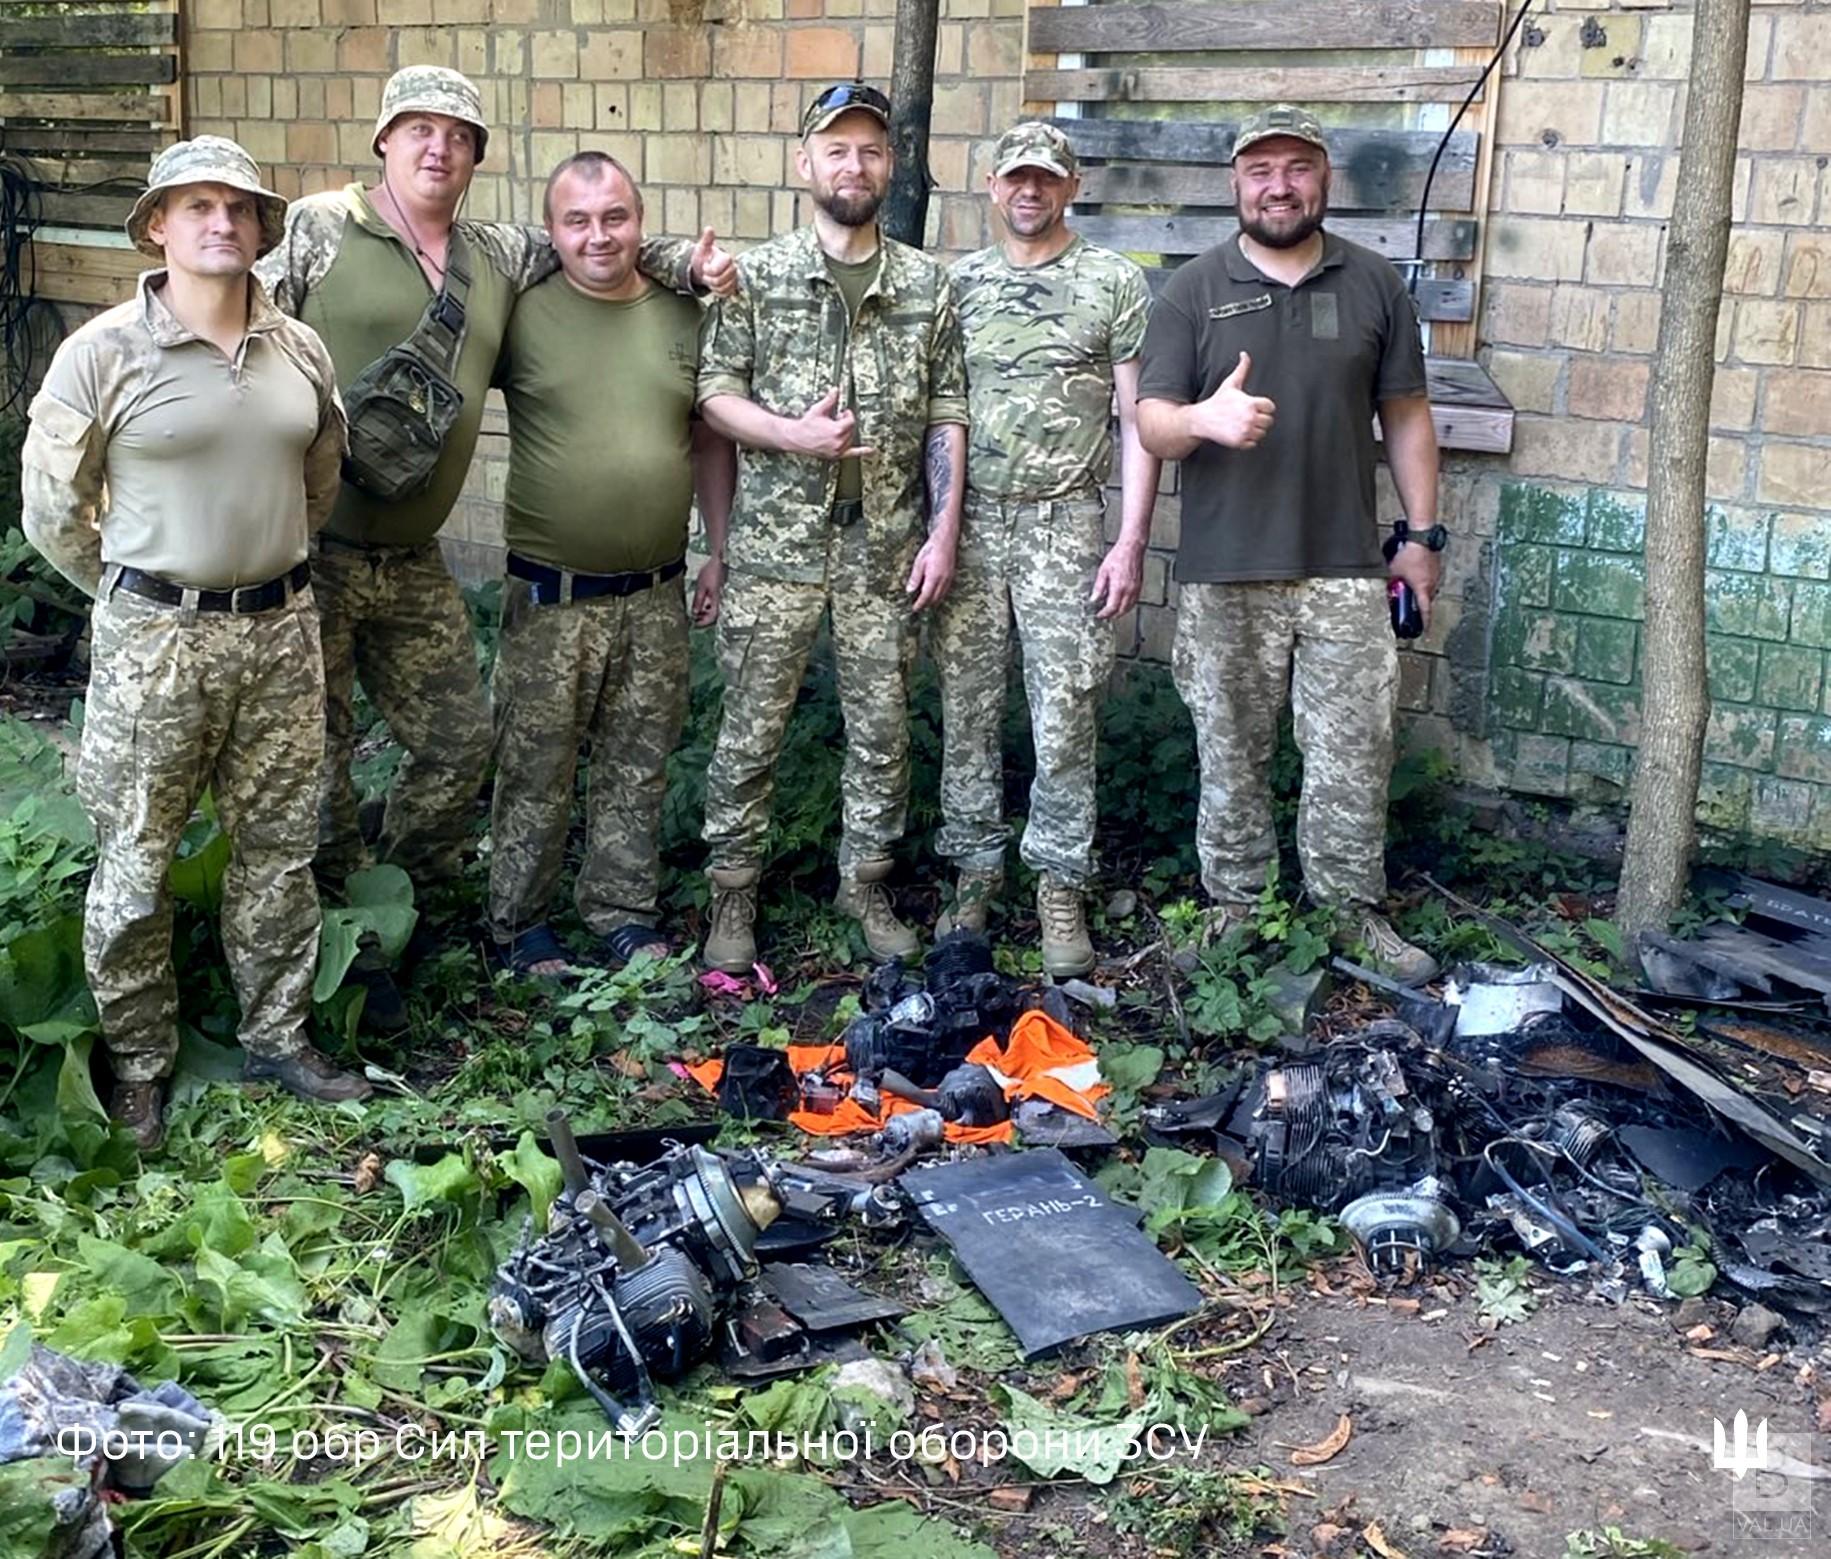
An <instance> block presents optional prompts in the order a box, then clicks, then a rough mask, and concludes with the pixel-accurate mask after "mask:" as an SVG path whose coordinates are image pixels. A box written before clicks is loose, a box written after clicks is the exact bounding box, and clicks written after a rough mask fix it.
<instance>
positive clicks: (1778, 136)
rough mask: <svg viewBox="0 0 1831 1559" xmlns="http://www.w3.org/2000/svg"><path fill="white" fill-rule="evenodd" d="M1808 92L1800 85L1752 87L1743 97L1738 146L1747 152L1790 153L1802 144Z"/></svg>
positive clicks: (1737, 139) (1747, 89)
mask: <svg viewBox="0 0 1831 1559" xmlns="http://www.w3.org/2000/svg"><path fill="white" fill-rule="evenodd" d="M1805 110H1806V89H1805V88H1804V87H1800V86H1767V85H1765V84H1764V85H1759V86H1751V87H1747V88H1745V89H1744V91H1743V94H1742V120H1741V124H1740V126H1739V128H1738V129H1737V131H1736V145H1737V146H1738V147H1740V148H1741V149H1742V150H1743V151H1745V152H1790V151H1792V150H1793V149H1794V148H1795V147H1796V146H1797V145H1798V144H1799V127H1800V121H1801V119H1802V118H1803V117H1804V115H1805Z"/></svg>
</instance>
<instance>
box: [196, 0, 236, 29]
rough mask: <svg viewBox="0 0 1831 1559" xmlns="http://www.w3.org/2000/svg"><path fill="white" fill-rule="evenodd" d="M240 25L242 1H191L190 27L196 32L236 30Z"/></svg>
mask: <svg viewBox="0 0 1831 1559" xmlns="http://www.w3.org/2000/svg"><path fill="white" fill-rule="evenodd" d="M241 25H242V0H193V4H192V6H191V26H192V28H193V29H194V30H195V31H197V32H204V31H207V30H210V29H222V30H236V29H239V28H240V27H241Z"/></svg>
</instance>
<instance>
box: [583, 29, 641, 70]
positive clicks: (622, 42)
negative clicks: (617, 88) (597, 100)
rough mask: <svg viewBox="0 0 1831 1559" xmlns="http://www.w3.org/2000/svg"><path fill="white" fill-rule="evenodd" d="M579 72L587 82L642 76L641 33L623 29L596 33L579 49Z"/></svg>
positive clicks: (588, 37) (588, 36)
mask: <svg viewBox="0 0 1831 1559" xmlns="http://www.w3.org/2000/svg"><path fill="white" fill-rule="evenodd" d="M579 74H580V75H581V76H583V77H584V78H585V79H586V80H587V81H639V80H641V79H642V34H641V33H639V32H631V31H627V30H624V29H617V30H615V31H611V32H593V33H590V34H588V35H587V36H586V39H585V46H584V48H583V49H581V50H580V52H579Z"/></svg>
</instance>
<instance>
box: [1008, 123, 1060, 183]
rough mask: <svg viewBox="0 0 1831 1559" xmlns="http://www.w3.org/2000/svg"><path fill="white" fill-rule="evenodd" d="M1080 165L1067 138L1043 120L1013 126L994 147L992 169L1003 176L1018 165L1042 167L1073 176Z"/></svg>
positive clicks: (1017, 167)
mask: <svg viewBox="0 0 1831 1559" xmlns="http://www.w3.org/2000/svg"><path fill="white" fill-rule="evenodd" d="M1080 166H1081V164H1080V160H1079V159H1078V158H1077V157H1076V156H1075V154H1074V148H1073V147H1072V146H1071V145H1069V144H1068V137H1067V136H1065V135H1064V134H1062V132H1061V131H1060V130H1058V129H1056V127H1055V126H1054V125H1052V124H1044V123H1043V122H1042V120H1040V119H1026V120H1025V121H1024V122H1023V123H1022V124H1018V125H1012V126H1011V128H1010V129H1009V130H1007V131H1005V133H1004V134H1003V135H1001V136H999V138H998V144H997V145H996V146H994V147H993V148H992V172H993V173H994V174H995V175H997V176H998V177H1000V178H1002V177H1003V176H1004V175H1005V174H1007V173H1013V172H1015V171H1016V170H1017V169H1019V168H1041V169H1042V170H1043V171H1044V172H1045V173H1056V174H1060V175H1061V176H1062V177H1063V178H1065V179H1071V178H1073V177H1074V175H1075V172H1076V170H1077V169H1078V168H1079V167H1080Z"/></svg>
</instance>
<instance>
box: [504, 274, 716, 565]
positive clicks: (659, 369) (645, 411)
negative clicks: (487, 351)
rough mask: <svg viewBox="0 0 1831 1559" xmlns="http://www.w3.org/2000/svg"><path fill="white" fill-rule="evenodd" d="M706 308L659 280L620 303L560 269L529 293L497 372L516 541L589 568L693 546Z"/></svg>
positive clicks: (525, 549)
mask: <svg viewBox="0 0 1831 1559" xmlns="http://www.w3.org/2000/svg"><path fill="white" fill-rule="evenodd" d="M698 375H699V306H698V305H697V304H695V303H694V302H693V301H692V299H690V298H683V297H680V296H678V295H677V294H675V293H671V292H665V291H663V290H662V289H661V288H659V287H650V288H649V290H648V291H647V292H645V293H643V294H642V296H641V297H639V298H634V299H631V300H630V301H629V302H626V303H620V302H613V301H609V300H606V299H603V298H592V297H588V296H586V294H584V293H582V292H580V291H579V290H578V289H577V288H576V287H574V286H573V285H572V284H571V283H570V282H569V281H567V280H566V278H565V276H564V275H563V274H561V273H559V272H557V271H556V272H555V273H554V274H553V275H551V276H549V277H548V278H547V279H546V280H545V281H543V282H541V283H540V284H539V285H538V286H535V287H531V288H529V290H528V291H526V292H524V293H523V294H522V295H521V297H520V299H519V300H518V301H517V302H516V305H515V312H514V314H513V316H512V317H511V318H510V320H509V328H508V333H507V335H506V337H505V338H504V340H503V347H502V359H501V362H500V364H499V365H498V368H497V373H496V382H497V383H498V384H500V385H501V386H502V389H503V393H504V395H505V397H506V398H507V400H508V406H509V486H508V502H507V505H506V516H505V526H504V529H505V539H506V540H507V541H508V544H509V550H510V551H511V552H517V553H520V554H521V555H522V556H523V557H526V558H531V559H533V560H534V561H535V562H537V563H545V564H548V565H549V566H551V567H554V568H565V569H571V570H572V571H574V572H575V573H581V574H623V573H633V572H636V571H639V570H645V569H655V568H660V567H661V566H662V565H663V564H665V563H672V562H674V561H675V560H676V559H677V558H679V557H681V556H682V555H683V554H684V553H685V551H686V548H687V521H688V517H689V513H690V511H691V509H692V507H693V449H692V430H691V427H690V424H691V421H692V417H693V387H694V382H695V380H696V379H697V378H698Z"/></svg>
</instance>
